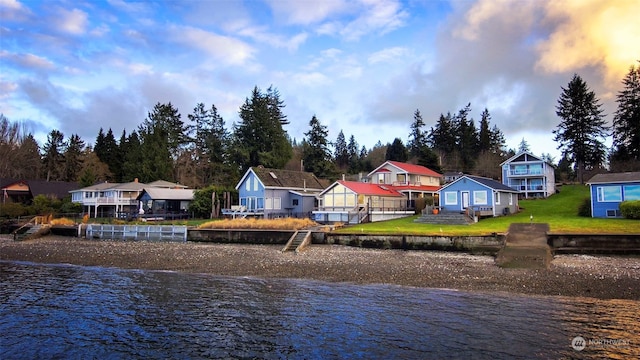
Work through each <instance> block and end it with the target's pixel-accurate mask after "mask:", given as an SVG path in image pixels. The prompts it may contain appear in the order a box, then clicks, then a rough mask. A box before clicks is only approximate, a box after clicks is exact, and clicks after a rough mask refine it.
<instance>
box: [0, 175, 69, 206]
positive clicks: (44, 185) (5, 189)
mask: <svg viewBox="0 0 640 360" xmlns="http://www.w3.org/2000/svg"><path fill="white" fill-rule="evenodd" d="M77 187H78V183H76V182H66V181H45V180H15V179H0V193H1V194H2V201H3V202H7V201H11V202H14V203H22V204H30V203H32V202H33V199H34V198H35V197H36V196H38V195H44V196H46V197H48V198H50V199H58V200H62V199H64V198H65V197H67V196H69V190H72V189H75V188H77Z"/></svg>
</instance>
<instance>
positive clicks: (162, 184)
mask: <svg viewBox="0 0 640 360" xmlns="http://www.w3.org/2000/svg"><path fill="white" fill-rule="evenodd" d="M148 185H149V186H152V187H156V188H170V189H176V188H180V189H186V188H188V186H186V185H181V184H178V183H172V182H170V181H166V180H156V181H152V182H150V183H149V184H148Z"/></svg>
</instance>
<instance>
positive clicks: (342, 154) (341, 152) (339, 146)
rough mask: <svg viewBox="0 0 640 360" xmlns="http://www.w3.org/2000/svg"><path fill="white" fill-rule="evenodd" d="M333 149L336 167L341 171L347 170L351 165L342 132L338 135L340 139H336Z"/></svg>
mask: <svg viewBox="0 0 640 360" xmlns="http://www.w3.org/2000/svg"><path fill="white" fill-rule="evenodd" d="M333 148H334V150H333V156H334V158H335V159H336V165H337V166H338V168H340V169H345V168H346V167H347V166H348V165H349V149H348V147H347V140H346V138H345V136H344V132H342V130H340V132H339V133H338V137H337V138H336V142H335V144H334V146H333Z"/></svg>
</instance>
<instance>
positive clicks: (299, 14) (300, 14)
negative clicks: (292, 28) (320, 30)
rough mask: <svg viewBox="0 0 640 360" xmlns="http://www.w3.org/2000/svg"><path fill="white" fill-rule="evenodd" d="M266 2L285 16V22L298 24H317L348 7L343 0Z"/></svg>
mask: <svg viewBox="0 0 640 360" xmlns="http://www.w3.org/2000/svg"><path fill="white" fill-rule="evenodd" d="M268 3H269V5H270V6H271V8H272V9H273V11H274V12H275V13H276V14H277V15H279V16H282V17H283V18H285V22H286V23H289V24H299V25H310V24H317V23H320V22H323V21H324V20H326V19H327V18H329V17H331V16H334V15H337V14H341V13H343V12H345V11H346V10H348V9H349V8H350V5H349V4H348V3H347V2H346V1H343V0H322V1H314V2H308V1H298V0H268Z"/></svg>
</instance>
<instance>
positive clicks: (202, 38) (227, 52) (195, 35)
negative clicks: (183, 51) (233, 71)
mask: <svg viewBox="0 0 640 360" xmlns="http://www.w3.org/2000/svg"><path fill="white" fill-rule="evenodd" d="M169 35H170V37H171V39H172V40H173V41H174V42H177V43H181V44H183V45H186V46H188V47H191V48H194V49H198V50H201V51H203V52H205V53H206V54H208V55H210V56H212V57H213V58H214V59H215V60H216V61H219V62H222V63H225V64H228V65H243V64H245V63H247V62H248V61H250V60H251V59H252V58H253V55H254V53H255V49H254V48H253V47H251V46H249V45H248V44H246V43H244V42H242V41H240V40H237V39H234V38H231V37H228V36H222V35H217V34H214V33H212V32H208V31H205V30H202V29H198V28H194V27H191V26H172V27H171V28H170V29H169Z"/></svg>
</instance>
